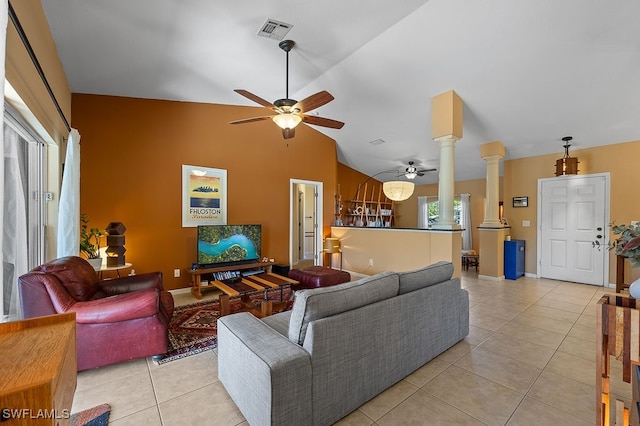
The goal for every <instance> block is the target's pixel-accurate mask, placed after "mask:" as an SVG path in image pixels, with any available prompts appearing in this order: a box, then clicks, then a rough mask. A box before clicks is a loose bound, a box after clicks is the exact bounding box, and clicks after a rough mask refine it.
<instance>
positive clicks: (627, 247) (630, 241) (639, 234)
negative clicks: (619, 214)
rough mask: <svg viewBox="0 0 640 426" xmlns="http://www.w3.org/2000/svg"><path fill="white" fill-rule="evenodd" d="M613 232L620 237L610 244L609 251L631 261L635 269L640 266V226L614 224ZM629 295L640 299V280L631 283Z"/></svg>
mask: <svg viewBox="0 0 640 426" xmlns="http://www.w3.org/2000/svg"><path fill="white" fill-rule="evenodd" d="M611 232H612V233H613V235H617V236H618V237H617V238H616V239H615V240H613V241H612V242H611V243H610V244H609V249H612V250H615V253H616V254H617V255H621V256H624V257H626V258H627V259H629V260H631V265H632V266H633V267H637V266H640V226H638V225H616V224H615V222H614V223H612V224H611ZM629 294H630V295H631V296H632V297H634V298H636V299H640V279H638V280H636V281H634V282H632V283H631V285H630V286H629Z"/></svg>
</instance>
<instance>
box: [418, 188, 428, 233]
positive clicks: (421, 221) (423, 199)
mask: <svg viewBox="0 0 640 426" xmlns="http://www.w3.org/2000/svg"><path fill="white" fill-rule="evenodd" d="M428 205H429V197H427V196H425V195H421V196H419V197H418V228H420V229H427V228H428V227H429V209H428Z"/></svg>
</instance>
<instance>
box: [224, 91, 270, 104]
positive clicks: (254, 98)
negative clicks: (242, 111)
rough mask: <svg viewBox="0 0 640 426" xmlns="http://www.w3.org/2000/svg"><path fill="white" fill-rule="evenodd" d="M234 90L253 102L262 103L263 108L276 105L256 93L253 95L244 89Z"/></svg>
mask: <svg viewBox="0 0 640 426" xmlns="http://www.w3.org/2000/svg"><path fill="white" fill-rule="evenodd" d="M234 92H236V93H238V94H240V95H242V96H244V97H245V98H247V99H250V100H252V101H253V102H255V103H257V104H260V105H262V106H263V107H265V108H275V107H276V106H275V105H274V104H272V103H271V102H269V101H267V100H264V99H262V98H261V97H260V96H258V95H254V94H253V93H251V92H249V91H246V90H244V89H234Z"/></svg>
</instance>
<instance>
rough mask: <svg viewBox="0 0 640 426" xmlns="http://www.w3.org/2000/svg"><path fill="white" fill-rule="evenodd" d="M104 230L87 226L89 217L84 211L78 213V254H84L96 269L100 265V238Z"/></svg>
mask: <svg viewBox="0 0 640 426" xmlns="http://www.w3.org/2000/svg"><path fill="white" fill-rule="evenodd" d="M103 235H104V231H102V230H101V229H98V228H89V219H88V218H87V215H86V213H82V214H81V215H80V254H83V255H84V256H86V258H87V261H88V262H89V263H90V264H91V266H93V269H95V270H98V269H100V266H101V265H102V259H101V258H100V238H101V237H102V236H103Z"/></svg>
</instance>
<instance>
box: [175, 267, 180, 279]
mask: <svg viewBox="0 0 640 426" xmlns="http://www.w3.org/2000/svg"><path fill="white" fill-rule="evenodd" d="M173 277H174V278H180V269H174V270H173Z"/></svg>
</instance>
